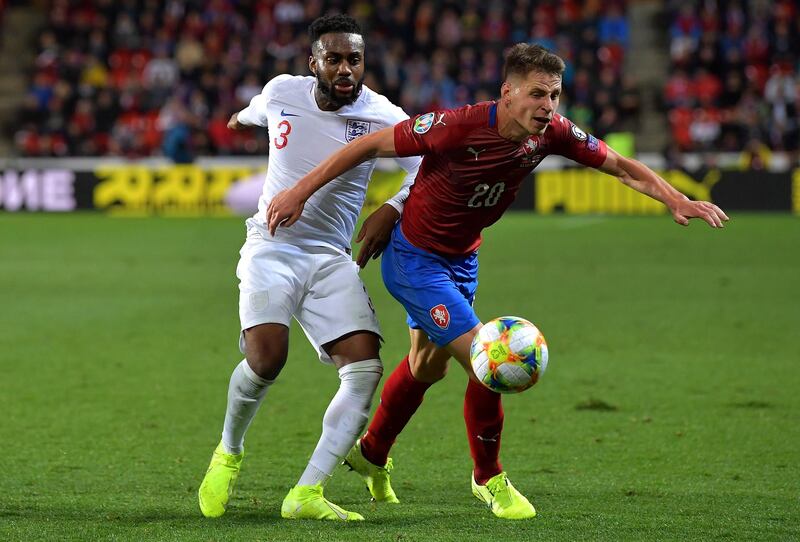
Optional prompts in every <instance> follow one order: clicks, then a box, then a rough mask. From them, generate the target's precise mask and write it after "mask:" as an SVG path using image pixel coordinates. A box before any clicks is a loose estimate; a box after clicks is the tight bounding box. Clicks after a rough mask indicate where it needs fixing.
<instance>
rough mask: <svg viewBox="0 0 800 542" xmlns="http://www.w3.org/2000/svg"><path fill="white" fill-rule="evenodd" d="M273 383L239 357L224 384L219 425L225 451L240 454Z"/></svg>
mask: <svg viewBox="0 0 800 542" xmlns="http://www.w3.org/2000/svg"><path fill="white" fill-rule="evenodd" d="M273 382H274V380H267V379H265V378H261V377H260V376H258V375H257V374H256V373H255V372H253V370H252V369H251V368H250V366H249V365H248V364H247V360H242V362H241V363H239V365H237V366H236V368H235V369H234V370H233V373H232V374H231V380H230V384H229V385H228V406H227V409H226V410H225V425H224V426H223V428H222V445H223V446H224V448H225V451H226V452H227V453H229V454H240V453H242V451H243V449H244V435H245V433H246V432H247V428H248V427H250V422H252V421H253V418H254V417H255V415H256V412H258V407H259V406H260V405H261V402H262V401H263V400H264V397H265V396H266V395H267V390H268V389H269V386H270V385H271V384H272V383H273Z"/></svg>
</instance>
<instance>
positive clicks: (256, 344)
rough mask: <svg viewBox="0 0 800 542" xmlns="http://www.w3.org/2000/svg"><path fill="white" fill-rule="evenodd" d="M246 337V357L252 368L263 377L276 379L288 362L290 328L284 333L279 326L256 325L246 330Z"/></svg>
mask: <svg viewBox="0 0 800 542" xmlns="http://www.w3.org/2000/svg"><path fill="white" fill-rule="evenodd" d="M280 327H283V326H280ZM284 329H286V328H285V327H284ZM244 337H245V357H246V358H247V363H248V365H249V366H250V368H251V369H252V370H253V372H254V373H256V374H257V375H258V376H260V377H261V378H266V379H267V380H275V379H276V378H277V377H278V375H279V374H280V372H281V369H283V366H284V365H285V364H286V357H287V355H288V351H289V340H288V329H287V330H286V332H285V333H284V331H283V330H281V329H280V328H279V327H271V328H269V327H267V325H263V326H256V327H254V328H251V329H248V330H246V331H245V335H244Z"/></svg>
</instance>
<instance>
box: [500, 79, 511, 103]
mask: <svg viewBox="0 0 800 542" xmlns="http://www.w3.org/2000/svg"><path fill="white" fill-rule="evenodd" d="M509 94H511V85H509V84H508V81H503V84H502V85H500V98H501V99H502V100H504V101H505V102H506V103H508V95H509Z"/></svg>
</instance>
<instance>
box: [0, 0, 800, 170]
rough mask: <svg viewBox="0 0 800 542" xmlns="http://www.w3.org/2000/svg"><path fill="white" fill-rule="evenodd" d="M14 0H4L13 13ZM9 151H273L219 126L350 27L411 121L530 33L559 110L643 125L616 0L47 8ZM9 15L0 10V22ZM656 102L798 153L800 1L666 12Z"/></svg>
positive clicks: (190, 2)
mask: <svg viewBox="0 0 800 542" xmlns="http://www.w3.org/2000/svg"><path fill="white" fill-rule="evenodd" d="M2 4H3V0H0V6H2ZM48 7H49V10H48V23H47V27H46V28H45V29H44V30H43V31H42V32H41V33H40V35H39V40H38V44H36V47H37V57H36V61H35V65H34V66H33V67H31V70H30V74H31V75H30V87H29V90H28V92H27V94H26V96H25V101H24V106H23V107H22V108H21V110H20V111H19V114H18V118H17V119H16V121H15V122H14V128H15V132H14V134H13V138H14V144H15V147H16V149H17V152H18V153H19V154H21V155H26V156H102V155H116V156H128V157H140V156H150V155H158V154H165V155H167V156H169V157H171V158H172V159H174V160H176V161H179V162H185V161H190V160H192V158H193V157H194V156H196V155H245V154H265V153H266V152H267V150H268V139H267V135H266V134H265V133H264V131H258V132H257V131H251V132H244V133H236V132H232V131H229V130H227V129H226V123H227V120H228V118H229V116H230V115H231V114H232V113H233V112H235V111H238V110H240V109H241V108H242V107H244V106H245V105H246V104H247V103H248V102H249V100H250V98H251V97H252V96H254V95H255V94H257V93H259V92H260V91H261V88H262V86H263V85H264V84H265V83H266V82H267V81H268V80H269V79H270V78H271V77H273V76H274V75H277V74H279V73H285V72H288V73H295V74H307V73H309V72H308V67H307V62H308V51H309V43H308V38H307V35H306V28H307V26H308V24H309V23H310V22H311V21H312V20H313V19H314V18H316V17H318V16H319V15H322V14H324V13H327V12H335V11H345V12H347V13H349V14H351V15H353V16H354V17H356V18H357V19H358V20H359V21H360V22H361V24H362V26H363V28H364V30H365V37H366V39H367V55H366V62H367V73H366V80H365V83H366V84H367V85H368V86H370V87H371V88H373V89H374V90H376V91H378V92H381V93H383V94H385V95H386V96H387V97H389V98H390V99H391V100H392V101H394V102H395V103H397V104H399V105H401V106H402V107H403V108H404V109H405V110H406V112H407V113H408V114H410V115H413V114H415V113H420V112H424V111H428V110H431V109H435V108H442V107H443V108H447V107H454V106H458V105H461V104H464V103H469V102H475V101H481V100H487V99H492V98H494V97H495V96H496V95H497V92H498V89H499V83H500V80H501V73H500V72H501V68H502V62H503V52H504V50H505V49H506V48H507V47H508V46H509V45H511V44H513V43H516V42H520V41H535V42H539V43H542V44H543V45H545V46H547V47H549V48H551V49H552V50H554V51H555V52H557V53H558V54H559V55H561V56H562V57H563V58H564V59H565V60H566V61H567V72H566V73H565V77H564V99H563V100H562V105H561V108H560V111H561V112H562V113H564V114H566V115H567V116H569V117H570V118H572V119H573V120H574V121H575V122H576V123H578V124H579V125H581V126H583V127H584V128H585V129H587V130H590V131H592V132H594V133H595V134H596V135H598V136H600V137H604V136H605V135H606V134H608V133H610V132H615V131H620V130H625V131H634V132H635V131H636V129H637V126H638V123H639V117H640V111H641V109H642V97H641V92H640V89H639V88H638V85H637V82H636V80H635V77H634V75H635V74H632V73H629V72H626V71H625V70H624V69H623V67H624V59H625V55H626V51H627V50H628V48H629V33H630V29H629V21H628V19H627V17H626V4H625V2H624V1H622V0H612V1H607V2H601V1H599V0H589V1H579V0H539V1H537V0H508V1H499V0H488V1H487V0H463V1H458V2H456V1H447V0H444V1H441V0H439V1H435V0H372V1H362V0H356V1H336V0H332V1H323V0H305V1H300V0H167V1H159V0H71V1H68V0H49V1H48ZM0 16H1V15H0ZM668 17H669V19H668V20H669V40H670V56H671V63H672V70H671V74H670V77H669V80H668V81H667V82H666V85H665V87H664V92H663V104H664V106H665V111H666V112H667V114H668V118H669V124H670V127H671V133H672V137H673V141H674V147H675V148H676V149H679V150H689V149H692V150H717V149H719V150H740V149H742V148H743V146H745V145H748V144H749V142H751V141H759V142H765V143H766V144H767V145H769V146H770V147H772V148H775V149H789V150H791V149H796V148H797V146H798V116H797V107H796V102H797V95H798V76H797V74H798V60H799V59H800V55H798V42H797V36H798V31H799V30H800V19H799V18H798V14H797V7H796V5H795V2H792V1H788V0H782V1H777V2H770V1H766V0H742V1H737V0H730V1H726V0H718V1H714V0H708V1H705V2H676V1H671V2H669V3H668Z"/></svg>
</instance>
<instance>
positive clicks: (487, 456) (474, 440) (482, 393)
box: [464, 379, 503, 484]
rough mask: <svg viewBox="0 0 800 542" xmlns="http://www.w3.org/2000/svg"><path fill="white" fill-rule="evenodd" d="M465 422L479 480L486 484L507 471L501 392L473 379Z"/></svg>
mask: <svg viewBox="0 0 800 542" xmlns="http://www.w3.org/2000/svg"><path fill="white" fill-rule="evenodd" d="M464 421H465V422H466V424H467V438H468V439H469V449H470V453H471V454H472V460H473V462H474V463H475V471H474V475H475V481H476V482H477V483H478V484H485V483H486V481H487V480H489V479H490V478H492V477H493V476H495V475H497V474H500V473H501V472H502V470H503V469H502V466H501V465H500V436H501V433H502V432H503V403H502V402H501V395H500V394H499V393H495V392H493V391H492V390H490V389H489V388H487V387H485V386H483V385H482V384H479V383H477V382H475V381H474V380H472V379H470V380H469V383H468V384H467V392H466V394H465V396H464Z"/></svg>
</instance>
